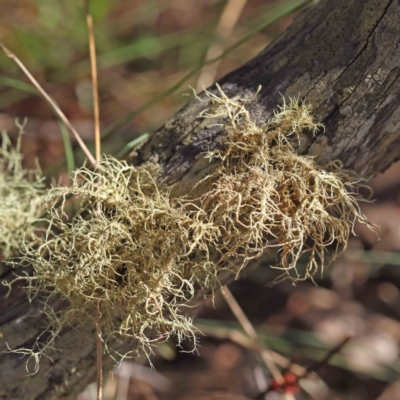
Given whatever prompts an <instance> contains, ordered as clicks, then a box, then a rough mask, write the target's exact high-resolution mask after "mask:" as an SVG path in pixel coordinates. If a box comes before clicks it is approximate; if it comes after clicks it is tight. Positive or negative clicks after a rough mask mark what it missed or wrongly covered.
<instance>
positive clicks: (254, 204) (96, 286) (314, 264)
mask: <svg viewBox="0 0 400 400" xmlns="http://www.w3.org/2000/svg"><path fill="white" fill-rule="evenodd" d="M218 89H219V95H215V94H212V93H210V92H207V91H206V92H205V93H206V98H205V100H202V101H206V102H207V105H208V106H209V107H207V110H206V111H205V112H203V113H202V115H200V116H199V117H201V118H203V119H206V121H209V123H210V125H211V124H215V123H218V124H220V126H221V128H222V129H223V131H224V134H223V139H222V143H221V146H220V149H219V150H215V151H213V152H208V153H207V154H206V155H205V157H208V158H211V159H214V160H219V164H218V166H217V168H216V169H215V171H214V172H213V173H212V174H210V175H209V176H207V177H206V178H205V179H204V180H203V181H202V183H204V182H205V181H207V182H208V189H207V190H205V191H204V192H203V193H202V195H201V196H199V197H193V196H191V195H190V193H188V194H186V195H185V196H183V197H179V198H172V196H171V195H170V193H171V192H170V188H168V187H167V186H166V185H164V184H163V183H162V182H161V180H160V179H159V174H158V171H157V166H155V165H150V164H149V165H147V166H142V167H139V168H136V167H133V166H130V165H128V164H127V163H126V162H121V161H117V160H115V159H113V158H111V157H106V158H105V159H104V161H102V163H101V165H100V166H99V168H98V169H96V170H94V171H93V170H91V169H89V168H85V167H84V168H81V169H80V170H78V171H77V172H76V174H75V177H74V179H73V184H72V186H71V187H63V188H59V187H58V188H53V189H51V190H50V191H49V193H48V196H47V203H48V205H49V213H50V223H49V227H48V229H47V232H46V234H45V235H43V236H42V237H41V238H38V240H40V244H38V245H35V246H26V247H25V254H24V257H23V263H25V264H29V265H31V266H32V267H33V271H34V273H33V275H32V276H31V277H29V278H25V277H24V278H23V279H27V280H28V282H29V284H28V286H27V288H28V291H29V294H30V296H31V297H32V296H35V295H36V294H37V293H43V291H44V290H47V293H49V297H51V296H55V295H57V296H61V298H64V299H66V300H68V303H69V307H68V309H67V311H64V312H63V313H62V314H61V315H58V314H57V313H54V312H53V310H52V308H51V306H50V304H51V302H50V301H47V302H46V307H47V308H46V309H45V312H46V313H47V314H48V315H49V318H50V324H51V325H52V326H53V327H54V326H57V327H58V328H57V329H54V328H53V332H54V334H53V335H52V336H51V338H50V341H49V346H50V347H51V345H52V343H53V342H54V340H55V337H56V334H57V333H58V332H59V331H60V329H61V328H62V326H63V324H66V323H73V322H74V321H87V320H88V319H89V320H92V321H93V323H95V322H96V318H97V315H98V312H99V311H100V313H101V323H102V329H101V332H102V339H103V340H104V341H107V340H108V339H109V338H112V337H119V336H122V337H131V338H133V339H135V340H136V341H137V343H138V344H139V347H141V348H143V349H144V350H145V351H148V350H149V348H150V347H151V346H152V345H153V344H155V343H158V342H160V341H163V340H167V339H168V338H169V337H170V336H171V335H177V336H178V339H179V340H182V339H184V338H186V337H189V338H192V339H193V340H194V342H195V329H194V327H193V325H192V319H191V318H190V317H189V316H188V315H187V313H185V308H184V307H185V306H188V303H189V301H190V300H191V299H192V297H193V295H194V292H195V290H196V287H204V288H210V287H214V285H215V284H216V283H217V281H218V274H219V273H221V272H222V271H227V270H228V269H229V270H230V271H231V272H233V273H236V274H238V273H239V272H240V270H241V269H242V268H243V267H244V266H245V265H246V264H248V262H249V261H250V260H252V259H255V258H259V257H261V256H262V254H263V253H264V252H265V251H266V250H268V249H272V250H274V251H276V252H277V254H278V255H279V259H280V262H279V264H278V265H275V266H273V267H274V268H279V269H282V270H283V273H284V275H283V278H290V279H293V280H295V281H296V280H302V279H307V278H312V277H313V276H314V275H315V273H316V272H317V271H318V270H319V269H320V270H323V268H324V265H325V264H326V260H325V254H326V252H327V250H328V247H333V250H332V252H331V259H333V258H334V257H335V256H337V255H338V254H340V252H341V251H342V250H343V249H344V248H345V246H346V243H347V240H348V238H349V235H350V234H351V232H352V230H353V226H354V223H355V222H356V221H360V222H362V223H367V220H366V218H365V216H364V215H363V214H362V213H361V211H360V209H359V207H358V204H357V199H358V198H359V195H358V193H357V191H358V184H359V178H358V177H357V176H355V175H354V174H352V173H350V172H348V171H345V170H344V169H343V168H342V165H341V164H340V162H338V161H336V162H332V163H331V164H329V165H327V166H325V167H321V166H319V165H318V164H317V163H316V161H315V160H314V159H313V158H312V157H307V156H302V155H299V154H297V152H296V150H295V148H294V144H295V143H296V142H297V141H298V140H299V139H300V135H301V134H302V133H303V132H304V131H309V132H311V133H315V132H316V131H317V130H318V129H321V128H322V126H321V125H320V124H317V123H315V122H314V121H313V118H312V113H311V112H312V110H311V106H310V105H307V104H306V103H300V102H299V101H296V100H290V102H289V103H285V102H284V103H283V105H282V106H280V107H278V109H277V110H276V111H275V113H274V114H273V116H272V118H270V119H269V120H268V121H266V122H264V123H260V122H259V121H256V120H254V119H252V118H251V116H250V114H249V111H248V110H247V108H246V106H247V103H248V102H249V101H251V100H242V99H230V98H228V97H227V96H226V95H225V93H224V92H223V91H222V90H221V89H220V88H219V87H218ZM70 196H73V197H74V198H75V199H79V202H80V207H79V211H78V212H77V213H76V215H75V216H73V217H71V218H68V217H67V214H66V212H65V210H66V201H67V198H68V197H70ZM60 200H61V206H59V203H60ZM300 259H305V260H306V261H305V264H306V268H305V272H304V273H301V272H299V271H298V268H297V265H298V262H299V260H300ZM17 351H18V350H17ZM31 356H34V357H36V358H35V359H36V360H37V359H38V358H37V357H38V353H37V352H33V351H32V353H31Z"/></svg>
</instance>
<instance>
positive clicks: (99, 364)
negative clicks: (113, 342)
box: [96, 303, 103, 400]
mask: <svg viewBox="0 0 400 400" xmlns="http://www.w3.org/2000/svg"><path fill="white" fill-rule="evenodd" d="M96 377H97V400H102V399H103V342H102V340H101V311H100V303H99V307H98V311H97V322H96Z"/></svg>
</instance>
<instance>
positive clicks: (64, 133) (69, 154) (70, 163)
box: [57, 119, 75, 176]
mask: <svg viewBox="0 0 400 400" xmlns="http://www.w3.org/2000/svg"><path fill="white" fill-rule="evenodd" d="M57 121H58V126H59V128H60V132H61V137H62V140H63V143H64V151H65V159H66V161H67V169H68V174H69V176H72V173H73V171H74V170H75V159H74V151H73V149H72V143H71V137H70V136H69V132H68V129H67V127H66V126H65V125H64V123H63V122H62V121H60V120H59V119H58V120H57Z"/></svg>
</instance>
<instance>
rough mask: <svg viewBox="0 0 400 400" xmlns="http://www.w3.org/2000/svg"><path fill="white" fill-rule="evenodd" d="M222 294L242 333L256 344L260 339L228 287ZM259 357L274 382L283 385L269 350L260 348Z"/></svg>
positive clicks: (279, 372) (225, 287)
mask: <svg viewBox="0 0 400 400" xmlns="http://www.w3.org/2000/svg"><path fill="white" fill-rule="evenodd" d="M223 292H224V293H225V296H224V298H225V301H226V302H227V304H228V306H229V308H230V309H231V311H232V312H233V314H234V315H235V317H236V318H237V320H238V321H239V323H240V325H242V328H243V329H244V331H245V332H246V333H247V335H249V337H250V338H251V339H253V340H254V341H255V342H256V343H259V342H260V338H259V337H258V334H257V332H256V330H255V329H254V326H253V325H252V323H251V322H250V321H249V319H248V318H247V316H246V314H245V313H244V312H243V310H242V308H241V307H240V305H239V303H238V302H237V301H236V299H235V298H234V297H233V295H232V292H231V291H230V290H229V288H228V286H224V288H223ZM260 355H261V358H262V359H263V361H264V364H265V366H266V367H267V368H268V370H269V372H271V375H272V377H273V378H274V380H275V381H276V382H278V383H283V382H284V379H283V376H282V374H281V371H280V370H279V369H278V367H277V366H276V365H275V362H274V360H273V357H272V355H271V354H270V352H269V350H268V349H267V348H266V347H264V346H263V347H262V348H261V349H260Z"/></svg>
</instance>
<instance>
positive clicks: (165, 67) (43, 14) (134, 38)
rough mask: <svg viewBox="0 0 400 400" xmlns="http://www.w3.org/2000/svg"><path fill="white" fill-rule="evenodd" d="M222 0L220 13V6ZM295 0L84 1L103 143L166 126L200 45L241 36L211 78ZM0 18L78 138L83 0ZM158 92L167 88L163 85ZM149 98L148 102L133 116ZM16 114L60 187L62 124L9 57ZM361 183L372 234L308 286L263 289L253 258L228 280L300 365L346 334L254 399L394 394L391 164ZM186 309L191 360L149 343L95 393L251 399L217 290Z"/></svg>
mask: <svg viewBox="0 0 400 400" xmlns="http://www.w3.org/2000/svg"><path fill="white" fill-rule="evenodd" d="M229 3H231V4H232V8H231V10H230V11H229V10H228V11H229V12H227V7H228V4H229ZM301 3H309V2H305V1H301V0H273V1H272V0H247V1H245V0H244V1H234V0H233V1H226V0H201V1H200V0H135V1H133V0H132V1H131V0H95V1H92V2H91V13H92V15H93V18H94V24H95V25H94V26H95V36H96V45H97V54H98V66H99V87H100V111H101V123H102V131H103V132H105V133H107V137H105V138H104V140H103V143H102V150H103V152H105V153H111V154H114V155H116V154H120V152H121V149H123V148H124V146H125V145H126V144H127V143H129V142H130V141H132V140H133V139H135V138H137V137H138V136H140V135H142V134H144V133H146V132H152V131H154V130H155V129H156V128H158V127H159V126H161V125H162V124H163V123H164V122H165V121H167V120H168V118H169V117H170V116H172V115H173V114H174V113H175V112H176V111H177V110H178V109H179V108H180V107H181V106H182V105H183V104H184V103H185V102H186V101H187V97H184V96H183V94H184V93H189V92H190V90H189V85H190V86H192V87H195V88H196V87H202V84H203V82H202V81H201V80H200V81H199V77H200V76H202V77H204V75H203V74H201V65H202V63H204V61H205V59H206V57H207V54H210V53H213V54H214V56H215V55H216V54H217V55H218V54H220V53H218V51H219V52H221V49H228V50H229V48H230V47H232V46H235V45H236V44H237V43H238V42H241V41H242V42H243V43H241V45H240V46H237V47H236V48H234V49H233V50H232V51H228V52H227V54H226V55H225V56H224V57H223V58H222V61H221V63H220V64H219V65H218V66H216V67H213V68H214V71H213V74H214V75H215V77H216V78H218V77H221V76H223V75H224V74H226V73H227V72H229V71H231V70H233V69H235V68H237V67H238V66H240V65H242V64H243V63H245V62H246V61H247V60H249V59H251V58H252V57H254V56H255V55H256V54H257V53H259V52H260V51H261V50H262V49H264V48H265V46H267V45H268V44H269V43H270V42H271V41H272V40H273V39H274V38H275V37H276V36H277V35H279V33H281V32H282V31H283V30H284V29H285V28H286V27H287V26H288V25H289V24H290V23H291V22H292V20H293V18H294V17H295V15H296V14H295V13H293V12H292V11H293V10H294V9H295V8H296V7H297V6H298V5H299V4H301ZM229 13H231V15H229ZM232 13H233V14H235V13H236V19H237V22H235V18H234V16H232V15H233V14H232ZM0 15H1V17H0V18H1V24H0V41H2V42H3V43H4V44H5V45H6V46H7V47H9V48H10V49H11V50H12V51H13V52H14V53H15V54H16V55H17V56H18V57H19V58H20V59H21V60H22V61H23V63H24V64H25V65H26V66H27V68H28V69H29V70H30V71H31V72H32V73H33V75H34V76H35V77H36V78H37V80H38V81H39V82H40V83H41V84H43V86H44V88H45V89H46V91H47V92H48V93H49V94H50V95H51V96H52V97H53V98H54V99H55V100H56V101H57V103H58V104H59V105H60V107H61V109H62V110H63V111H64V112H65V114H66V115H67V117H68V118H69V119H70V120H71V121H72V123H73V124H74V126H75V127H76V128H77V130H78V131H79V132H80V133H81V135H82V136H83V137H84V138H85V140H86V141H87V142H88V144H89V146H92V145H93V144H92V142H91V140H92V136H93V120H92V114H93V110H92V88H91V78H90V63H89V54H88V39H87V28H86V22H85V13H84V7H83V2H82V1H80V0H79V1H78V0H72V1H71V0H59V1H50V0H36V1H31V0H19V1H18V2H15V1H14V0H3V1H2V2H1V4H0ZM224 15H225V17H224ZM230 16H231V17H232V19H231V31H230V33H229V35H221V31H219V27H220V26H221V24H222V25H223V23H222V22H223V21H222V19H223V18H227V20H229V17H230ZM221 21H222V22H221ZM217 32H219V33H217ZM243 38H246V40H242V39H243ZM216 44H217V46H216ZM213 46H214V47H213ZM218 46H219V49H218ZM210 49H213V51H214V52H213V51H211V50H210ZM194 69H196V72H195V73H193V74H192V75H191V76H190V78H188V79H187V80H185V81H184V82H182V79H183V78H185V77H186V76H187V75H188V74H189V73H190V72H191V71H193V70H194ZM214 75H213V76H214ZM177 84H179V85H177ZM207 85H208V84H206V86H207ZM171 88H174V89H176V90H175V91H173V93H171V92H172V90H171ZM154 99H156V100H157V101H154ZM149 102H152V103H153V104H152V105H151V107H149V108H147V109H144V110H142V111H141V112H140V113H138V112H137V111H138V109H139V110H140V108H142V107H143V106H144V105H146V104H148V103H149ZM25 117H27V118H28V119H29V120H28V121H29V122H28V125H27V133H26V135H25V137H24V141H23V151H24V153H25V163H26V165H27V166H33V165H34V164H35V162H36V160H39V163H40V165H41V167H42V168H43V170H44V171H45V173H47V174H48V175H49V176H52V177H56V179H58V180H59V181H60V182H63V183H68V180H69V178H68V172H67V169H66V167H65V166H63V167H62V168H61V169H56V168H55V167H57V166H59V165H60V163H61V162H62V161H63V160H64V158H65V154H66V153H67V154H68V153H70V156H71V151H70V150H69V147H68V140H66V136H65V132H64V128H63V125H62V124H60V123H59V122H58V121H57V119H56V118H55V115H54V113H53V111H52V110H51V108H50V107H49V106H48V104H47V103H46V102H45V101H44V100H43V99H42V98H41V97H39V96H38V95H37V91H36V90H35V89H34V88H33V87H32V86H31V84H30V83H29V81H28V80H27V79H26V78H25V77H24V75H23V74H22V73H21V71H20V70H19V69H18V68H17V66H16V65H15V64H14V63H13V62H12V61H11V60H10V59H8V58H7V57H5V56H4V55H0V129H7V130H8V131H9V132H10V133H11V134H13V132H16V129H15V126H14V120H15V118H25ZM115 124H117V125H115ZM116 126H119V128H118V129H115V127H116ZM61 133H64V136H63V135H62V134H61ZM72 146H73V149H74V157H75V162H76V164H77V165H80V164H81V163H82V161H83V157H82V156H81V155H79V151H78V149H77V148H76V144H75V142H74V141H73V140H72ZM55 171H57V174H56V175H54V174H55ZM371 186H372V187H373V189H374V191H375V198H376V199H377V201H375V202H374V203H369V204H365V205H364V206H363V209H364V211H365V213H367V215H368V217H369V218H370V220H371V221H372V222H373V223H377V224H378V225H380V226H381V235H380V236H381V240H380V241H378V240H377V238H376V237H375V236H374V235H373V234H372V233H371V232H369V231H367V230H365V229H362V227H360V228H359V229H358V231H357V233H358V237H354V238H352V239H351V241H350V244H349V249H348V251H347V252H346V253H345V254H344V256H343V257H342V258H340V259H339V260H338V261H337V262H336V263H335V264H334V265H333V266H332V267H331V268H330V269H329V271H326V272H325V275H324V277H321V278H320V279H318V280H317V284H318V286H316V285H314V284H313V283H312V282H305V283H301V284H298V285H297V286H293V285H291V284H290V283H288V282H286V283H283V284H279V285H277V286H274V287H273V288H267V287H266V285H267V284H268V283H269V282H270V281H271V280H272V279H273V275H272V274H271V269H270V267H269V266H268V265H267V264H265V265H263V266H261V267H260V268H259V269H257V270H252V271H248V272H247V273H246V274H245V276H244V279H242V280H241V281H238V282H234V283H233V284H232V285H231V290H232V292H233V294H234V296H235V298H237V299H238V302H239V304H240V306H241V307H242V309H243V310H244V312H245V314H246V315H247V316H248V317H249V318H250V320H251V321H252V322H253V324H254V325H255V327H256V328H257V330H258V332H259V335H260V340H261V342H262V345H265V346H268V347H269V348H270V349H271V350H274V351H276V352H278V353H279V354H280V355H282V356H284V357H286V358H287V359H289V360H292V361H293V362H295V363H297V364H299V365H301V366H305V367H307V366H310V365H312V362H313V360H318V359H322V358H323V357H324V355H326V354H327V352H329V349H331V348H333V347H334V346H335V345H337V344H338V343H340V342H341V341H342V340H343V338H346V337H348V336H351V337H352V340H351V341H350V342H349V343H347V344H346V346H345V347H344V348H343V349H341V350H340V352H339V353H340V354H336V355H335V357H333V358H331V359H330V361H329V362H328V363H326V365H323V366H322V367H321V368H319V369H318V371H317V374H318V375H317V374H316V373H313V374H311V375H310V376H309V377H308V378H307V379H303V380H302V382H301V391H300V392H298V393H292V394H290V393H286V394H283V393H280V394H279V393H277V392H271V393H269V395H268V397H267V398H268V399H272V400H273V399H281V398H282V399H285V398H287V399H293V398H297V399H327V400H328V399H329V400H334V399H349V400H369V399H371V400H372V399H376V398H379V399H380V400H395V399H400V383H399V382H400V380H399V376H400V360H399V348H400V322H399V316H400V274H399V271H400V269H399V266H400V254H399V253H398V252H399V251H400V166H399V164H395V165H393V166H392V167H391V168H390V169H389V170H388V171H386V172H385V173H384V174H380V175H379V176H378V177H377V178H375V179H374V180H373V181H372V182H371ZM198 316H199V319H198V320H197V321H198V322H197V323H198V326H199V328H200V329H201V330H202V331H203V332H204V333H205V334H206V337H203V336H201V337H200V344H201V347H200V348H199V355H197V354H194V355H192V354H186V353H179V352H177V351H176V349H175V347H174V345H173V343H171V344H165V345H163V346H160V347H159V348H158V349H157V352H156V354H155V356H154V360H153V363H154V365H155V367H156V370H157V372H154V371H152V370H150V369H149V368H148V364H146V360H138V361H136V362H135V363H133V362H127V363H124V364H123V365H122V367H121V368H119V369H117V370H116V371H115V374H114V378H111V377H110V378H109V379H108V380H107V382H106V391H105V400H107V399H114V398H115V399H119V400H125V399H135V400H136V399H137V400H139V399H140V400H141V399H152V400H154V399H160V400H169V399H171V400H172V399H215V400H216V399H223V398H224V399H231V400H234V399H235V397H234V394H235V395H238V396H239V395H246V396H249V397H252V396H253V397H254V396H255V394H256V393H258V392H260V391H262V390H264V389H265V388H266V387H267V383H268V381H270V378H271V377H270V373H269V371H268V370H267V369H266V368H265V366H264V364H263V363H262V361H261V359H260V357H259V350H257V347H254V346H253V347H252V346H249V345H248V346H247V347H246V345H245V343H247V344H248V342H246V341H243V340H242V339H243V337H242V336H240V335H242V328H241V327H240V325H239V324H238V322H237V321H236V319H235V317H234V315H233V314H232V312H231V311H230V309H229V307H228V306H227V305H226V303H225V301H224V298H223V296H222V295H221V293H219V294H217V297H216V298H215V301H214V303H213V302H212V301H211V300H208V301H207V302H205V303H204V304H203V305H202V306H201V308H200V309H199V311H198ZM238 333H239V336H238ZM240 337H242V339H240ZM241 340H242V342H241ZM189 347H190V346H189ZM227 393H230V394H227ZM382 393H383V394H382ZM93 395H94V393H93V387H91V386H90V387H88V389H87V390H86V392H85V393H83V394H82V395H81V396H80V398H81V400H87V399H92V398H94V397H93ZM224 396H225V397H224ZM290 396H292V397H290ZM237 399H238V400H239V397H237Z"/></svg>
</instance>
